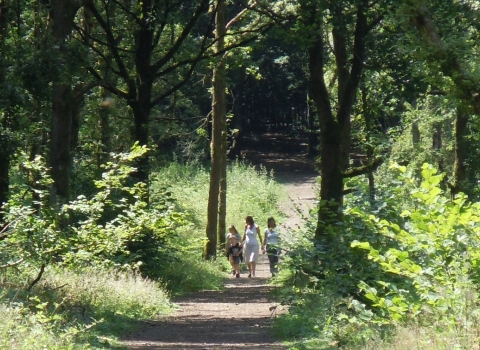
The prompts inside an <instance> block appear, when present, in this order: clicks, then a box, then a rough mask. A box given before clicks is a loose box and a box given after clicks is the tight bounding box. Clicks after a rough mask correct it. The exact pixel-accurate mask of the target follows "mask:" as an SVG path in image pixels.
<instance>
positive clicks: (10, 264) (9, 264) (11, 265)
mask: <svg viewBox="0 0 480 350" xmlns="http://www.w3.org/2000/svg"><path fill="white" fill-rule="evenodd" d="M24 260H25V259H24V258H21V259H20V260H18V261H15V262H13V263H8V264H5V265H0V269H6V268H9V267H13V266H17V265H19V264H21V263H22V262H23V261H24Z"/></svg>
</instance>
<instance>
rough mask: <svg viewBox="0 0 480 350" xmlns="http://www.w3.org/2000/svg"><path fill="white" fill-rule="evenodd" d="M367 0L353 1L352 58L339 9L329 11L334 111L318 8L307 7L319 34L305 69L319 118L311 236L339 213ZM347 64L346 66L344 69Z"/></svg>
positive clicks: (361, 59) (319, 233) (360, 59)
mask: <svg viewBox="0 0 480 350" xmlns="http://www.w3.org/2000/svg"><path fill="white" fill-rule="evenodd" d="M366 7H367V1H360V2H359V3H358V5H357V13H356V16H357V21H356V24H355V32H354V45H353V49H352V51H353V52H352V53H351V55H352V57H353V58H352V60H351V62H348V59H347V57H348V56H349V54H348V49H347V41H348V40H347V38H346V36H345V35H346V31H345V28H344V26H343V25H341V23H343V21H345V18H344V17H343V16H344V15H343V14H342V13H338V12H333V15H334V16H335V21H334V29H333V31H332V37H333V41H334V55H335V61H336V65H337V74H338V91H337V101H338V109H337V111H336V113H335V112H334V111H333V109H332V106H331V104H330V99H331V96H330V93H329V91H328V89H327V86H326V84H325V79H324V70H325V62H324V52H325V51H326V42H325V41H326V39H325V38H326V36H327V34H326V29H325V28H324V27H323V26H322V23H321V21H318V20H317V17H316V16H317V15H318V9H316V8H310V9H307V11H309V13H310V21H312V23H311V24H314V23H316V25H318V26H319V34H318V38H317V40H315V41H314V42H313V43H312V44H311V46H310V48H309V72H310V83H311V87H312V98H313V100H314V102H315V105H316V107H317V112H318V117H319V122H320V143H321V176H322V180H321V187H320V199H321V202H320V208H319V213H318V223H317V229H316V232H315V237H316V238H320V237H321V236H322V235H323V234H324V233H325V227H326V226H328V225H329V224H330V223H333V222H335V221H336V220H338V218H339V217H341V210H340V208H341V205H342V204H343V193H344V191H343V174H344V172H345V170H346V169H347V167H348V163H349V153H350V142H351V135H350V129H351V126H350V125H351V124H350V114H351V111H352V108H353V105H354V103H355V97H356V93H357V90H358V85H359V82H360V76H361V72H362V69H363V58H364V57H363V56H364V51H365V46H364V38H365V36H366V35H367V33H368V27H367V21H366V14H365V11H366ZM348 67H350V69H349V70H348ZM332 214H333V215H332Z"/></svg>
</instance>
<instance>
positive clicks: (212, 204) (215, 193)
mask: <svg viewBox="0 0 480 350" xmlns="http://www.w3.org/2000/svg"><path fill="white" fill-rule="evenodd" d="M215 22H216V24H215V38H216V39H217V43H216V47H215V50H216V51H217V52H221V51H222V50H223V48H224V46H225V31H226V28H225V1H224V0H218V1H217V13H216V21H215ZM224 59H225V56H223V57H221V58H220V60H219V61H218V62H217V64H216V65H215V68H214V70H213V77H212V82H213V96H212V141H211V149H210V152H211V155H212V158H211V170H210V190H209V193H208V208H207V227H206V233H207V242H206V245H205V251H204V258H205V259H213V258H215V257H216V255H217V242H221V241H222V240H223V238H220V235H224V234H225V231H223V232H219V230H218V229H217V224H218V222H219V220H218V214H219V195H220V184H221V182H222V176H223V177H225V175H226V173H225V171H224V169H223V168H225V163H226V157H225V156H226V149H224V139H225V141H226V134H225V129H226V121H225V115H226V109H227V108H226V96H225V62H224ZM222 152H223V154H222ZM225 181H226V177H225ZM224 186H225V188H224V189H225V190H226V182H225V183H224ZM224 195H225V196H226V192H225V194H224ZM223 204H225V205H226V197H225V203H223ZM223 209H225V208H223ZM223 222H224V223H223V224H225V218H224V219H223ZM218 228H220V227H218Z"/></svg>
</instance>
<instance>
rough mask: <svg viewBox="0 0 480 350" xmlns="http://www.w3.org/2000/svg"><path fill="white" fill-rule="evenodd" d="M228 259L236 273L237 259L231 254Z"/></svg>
mask: <svg viewBox="0 0 480 350" xmlns="http://www.w3.org/2000/svg"><path fill="white" fill-rule="evenodd" d="M228 261H230V265H232V270H233V272H232V274H233V275H235V261H234V260H233V255H231V254H230V256H229V257H228Z"/></svg>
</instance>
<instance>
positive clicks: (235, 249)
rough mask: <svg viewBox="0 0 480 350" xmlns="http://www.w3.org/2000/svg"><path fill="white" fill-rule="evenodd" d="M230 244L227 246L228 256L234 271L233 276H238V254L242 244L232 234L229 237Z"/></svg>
mask: <svg viewBox="0 0 480 350" xmlns="http://www.w3.org/2000/svg"><path fill="white" fill-rule="evenodd" d="M230 240H231V242H232V245H231V246H230V248H228V253H229V256H230V263H231V264H232V266H233V270H234V271H235V277H236V278H240V254H241V252H242V244H241V243H240V242H239V241H238V239H237V237H235V236H232V237H231V238H230Z"/></svg>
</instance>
